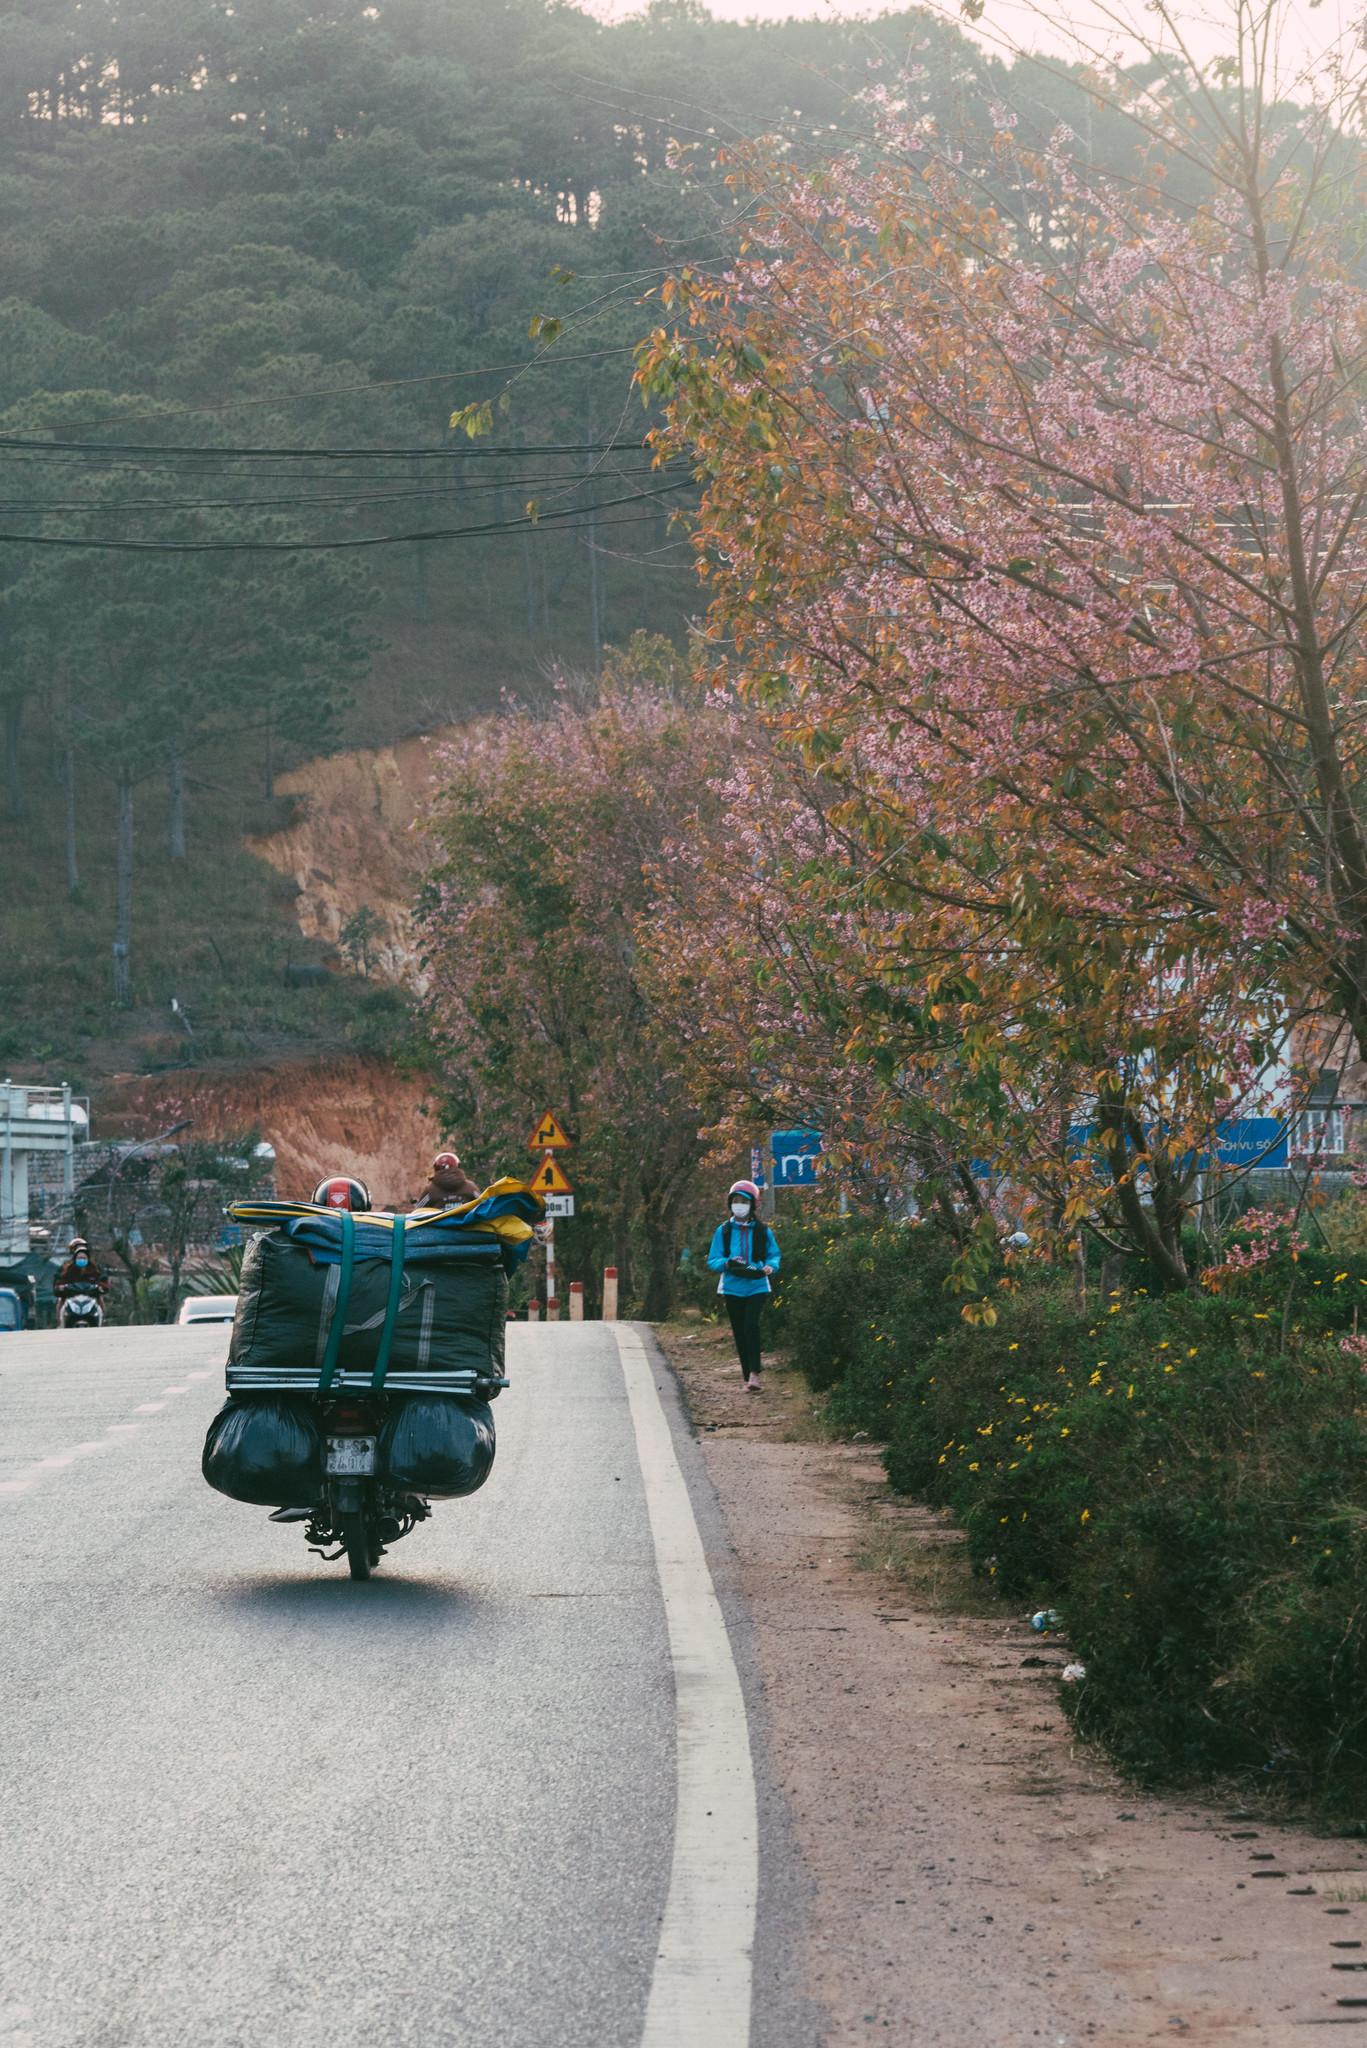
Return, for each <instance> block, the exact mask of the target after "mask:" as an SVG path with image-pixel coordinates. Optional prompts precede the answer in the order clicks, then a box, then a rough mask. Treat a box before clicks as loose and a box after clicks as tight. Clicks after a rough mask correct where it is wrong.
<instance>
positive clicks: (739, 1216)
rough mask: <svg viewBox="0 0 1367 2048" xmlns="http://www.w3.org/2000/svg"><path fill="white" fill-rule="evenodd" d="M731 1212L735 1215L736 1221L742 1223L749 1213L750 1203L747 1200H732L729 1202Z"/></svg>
mask: <svg viewBox="0 0 1367 2048" xmlns="http://www.w3.org/2000/svg"><path fill="white" fill-rule="evenodd" d="M731 1214H732V1215H733V1216H734V1217H735V1219H736V1221H737V1223H744V1221H745V1219H746V1217H747V1216H748V1215H749V1214H750V1204H749V1203H748V1202H733V1203H732V1204H731Z"/></svg>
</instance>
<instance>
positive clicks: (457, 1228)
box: [202, 1180, 543, 1579]
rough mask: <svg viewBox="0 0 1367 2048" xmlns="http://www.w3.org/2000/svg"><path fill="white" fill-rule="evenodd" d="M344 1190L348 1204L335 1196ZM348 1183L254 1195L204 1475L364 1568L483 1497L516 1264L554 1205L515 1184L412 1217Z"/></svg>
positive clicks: (246, 1211) (360, 1572)
mask: <svg viewBox="0 0 1367 2048" xmlns="http://www.w3.org/2000/svg"><path fill="white" fill-rule="evenodd" d="M339 1184H340V1186H341V1187H342V1189H343V1190H344V1192H345V1193H346V1195H347V1197H348V1198H349V1206H341V1205H339V1204H334V1202H333V1201H332V1200H331V1199H330V1195H331V1191H332V1189H333V1188H334V1187H336V1186H338V1185H339ZM364 1194H365V1190H364V1189H363V1188H362V1187H361V1186H360V1185H359V1184H358V1183H353V1182H351V1181H349V1180H342V1181H341V1182H340V1183H338V1182H336V1181H334V1182H324V1183H323V1184H322V1185H321V1186H320V1189H319V1190H318V1192H317V1194H316V1195H315V1198H314V1200H313V1201H312V1202H309V1203H302V1202H279V1201H269V1202H243V1203H237V1204H234V1205H233V1206H232V1207H231V1208H230V1209H229V1211H228V1213H229V1215H230V1216H231V1217H232V1218H233V1220H234V1221H236V1222H239V1223H245V1224H255V1225H258V1226H261V1225H265V1226H266V1228H264V1229H262V1230H260V1232H259V1234H258V1235H256V1236H254V1237H253V1238H252V1239H251V1241H250V1243H249V1245H248V1247H247V1250H246V1254H245V1256H244V1259H243V1263H242V1273H241V1281H240V1287H239V1292H238V1304H237V1312H236V1317H235V1320H234V1324H233V1334H232V1339H231V1342H230V1346H229V1352H228V1361H227V1372H226V1379H227V1392H228V1399H227V1402H226V1403H225V1405H224V1406H223V1408H221V1409H220V1411H219V1413H218V1414H217V1415H216V1416H215V1417H214V1420H213V1422H212V1423H211V1424H210V1426H209V1433H208V1436H207V1438H206V1439H205V1445H204V1455H203V1461H202V1466H203V1472H204V1477H205V1478H206V1480H207V1481H208V1482H209V1484H210V1486H212V1487H214V1488H215V1489H216V1490H217V1491H218V1492H219V1493H223V1494H226V1495H227V1496H228V1497H229V1498H230V1499H233V1500H239V1501H244V1502H250V1503H253V1504H255V1505H258V1506H262V1507H269V1508H272V1509H273V1510H274V1513H273V1514H272V1515H271V1518H270V1519H271V1520H272V1521H274V1522H299V1523H301V1524H303V1526H304V1534H305V1538H306V1540H307V1542H308V1544H309V1546H310V1548H311V1549H313V1550H314V1551H315V1552H316V1553H317V1554H318V1555H319V1556H321V1557H324V1558H326V1559H328V1560H329V1561H331V1560H334V1559H338V1558H342V1557H345V1558H346V1560H347V1564H348V1566H349V1568H350V1571H351V1575H352V1577H353V1578H356V1579H365V1578H369V1576H370V1574H371V1572H372V1571H373V1570H374V1568H375V1566H376V1565H377V1564H378V1563H379V1561H380V1559H381V1557H383V1555H384V1553H385V1551H386V1549H387V1548H388V1547H389V1546H390V1545H391V1544H393V1543H395V1542H397V1541H399V1539H400V1538H402V1537H404V1536H407V1535H409V1534H411V1532H412V1530H413V1529H414V1528H415V1527H416V1526H417V1524H418V1523H419V1522H423V1521H426V1520H427V1519H428V1517H429V1515H430V1513H431V1502H432V1501H434V1500H443V1499H445V1500H457V1499H462V1498H464V1497H465V1496H466V1495H468V1494H472V1493H474V1492H476V1491H477V1490H478V1489H479V1488H480V1487H481V1486H482V1485H483V1484H484V1482H485V1480H486V1479H487V1478H488V1476H489V1472H490V1469H491V1468H492V1465H493V1462H494V1447H495V1445H494V1424H493V1417H492V1415H491V1414H490V1411H489V1405H488V1404H489V1402H490V1401H491V1400H492V1399H493V1398H494V1397H495V1396H496V1395H497V1394H499V1393H500V1392H501V1391H502V1390H503V1388H504V1387H506V1386H507V1384H508V1382H507V1380H506V1379H505V1378H504V1377H503V1352H504V1332H505V1327H506V1324H505V1318H506V1313H507V1302H508V1271H509V1268H510V1267H511V1266H512V1265H514V1264H515V1263H516V1261H517V1258H518V1257H519V1256H520V1255H521V1254H523V1252H524V1251H525V1246H526V1244H527V1243H529V1242H530V1240H531V1235H532V1230H531V1226H532V1224H533V1223H534V1222H537V1221H539V1220H540V1218H541V1215H542V1213H543V1211H542V1204H541V1202H540V1199H539V1198H538V1197H537V1195H536V1194H535V1192H534V1191H533V1190H532V1189H530V1188H529V1187H527V1185H526V1184H525V1183H524V1182H519V1181H513V1180H504V1181H500V1182H496V1183H495V1184H494V1185H493V1186H492V1187H491V1188H488V1189H486V1190H485V1192H484V1194H483V1195H482V1196H481V1197H479V1198H478V1200H476V1201H473V1202H468V1203H462V1204H460V1205H458V1206H457V1207H455V1208H454V1209H450V1210H442V1211H435V1212H432V1211H418V1212H414V1213H413V1214H412V1215H410V1216H407V1217H405V1216H401V1215H395V1214H391V1213H389V1212H387V1211H383V1210H372V1209H370V1208H369V1207H368V1206H365V1205H364V1204H363V1203H362V1202H361V1201H360V1200H358V1199H356V1197H360V1196H364Z"/></svg>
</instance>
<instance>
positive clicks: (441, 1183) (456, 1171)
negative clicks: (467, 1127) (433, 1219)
mask: <svg viewBox="0 0 1367 2048" xmlns="http://www.w3.org/2000/svg"><path fill="white" fill-rule="evenodd" d="M478 1193H479V1189H478V1188H477V1187H476V1186H475V1183H474V1182H473V1181H472V1180H471V1178H470V1176H469V1174H468V1173H467V1172H466V1171H465V1168H464V1167H463V1166H462V1165H461V1163H460V1155H459V1154H458V1153H456V1152H438V1154H437V1156H436V1158H435V1159H434V1160H433V1161H432V1178H431V1180H429V1181H428V1183H427V1186H426V1187H425V1188H424V1189H423V1191H422V1193H421V1194H420V1195H419V1196H418V1199H417V1201H416V1202H415V1203H414V1204H413V1206H414V1208H415V1209H451V1208H454V1207H455V1206H456V1205H457V1204H458V1203H460V1202H473V1201H474V1199H475V1197H476V1196H477V1195H478Z"/></svg>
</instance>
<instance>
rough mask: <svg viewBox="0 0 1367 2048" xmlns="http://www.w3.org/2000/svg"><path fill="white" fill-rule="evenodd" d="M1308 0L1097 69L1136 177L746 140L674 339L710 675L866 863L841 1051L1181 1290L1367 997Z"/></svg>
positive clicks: (883, 111)
mask: <svg viewBox="0 0 1367 2048" xmlns="http://www.w3.org/2000/svg"><path fill="white" fill-rule="evenodd" d="M1281 12H1282V8H1281V5H1280V0H1234V5H1233V8H1232V12H1231V17H1230V43H1229V51H1228V54H1227V55H1226V56H1225V57H1224V58H1222V59H1221V60H1220V61H1219V62H1217V63H1216V64H1215V65H1213V66H1209V67H1207V69H1206V70H1205V71H1204V72H1202V71H1200V70H1199V69H1197V68H1195V67H1193V66H1188V65H1183V64H1180V63H1173V62H1164V63H1162V64H1156V65H1152V66H1149V67H1147V68H1145V69H1143V70H1141V71H1139V72H1136V73H1134V74H1130V75H1127V74H1125V73H1123V72H1119V71H1109V72H1108V71H1107V70H1106V69H1105V68H1104V67H1098V68H1097V69H1096V71H1095V72H1094V74H1093V75H1092V80H1091V83H1092V86H1093V89H1094V91H1095V93H1096V94H1097V96H1098V98H1099V99H1101V100H1104V101H1105V102H1106V103H1107V105H1108V106H1110V107H1112V108H1117V107H1118V108H1122V109H1123V110H1124V111H1125V113H1126V114H1127V115H1128V117H1129V118H1130V119H1131V120H1132V121H1133V122H1134V123H1135V124H1136V127H1137V129H1138V130H1139V132H1140V134H1141V135H1142V137H1143V138H1144V140H1145V143H1146V148H1147V155H1146V159H1145V168H1144V170H1143V172H1142V174H1141V175H1140V176H1139V177H1138V178H1126V179H1124V180H1121V179H1119V178H1115V177H1111V176H1108V175H1106V174H1105V173H1104V172H1102V171H1100V170H1098V169H1097V168H1096V167H1095V166H1093V165H1091V164H1089V163H1088V161H1087V160H1086V158H1085V155H1084V153H1083V152H1082V150H1081V149H1080V147H1079V146H1078V145H1077V143H1076V141H1075V139H1074V138H1073V137H1071V136H1070V135H1069V134H1067V133H1066V132H1064V131H1060V132H1058V133H1057V134H1056V135H1055V136H1054V138H1053V140H1052V142H1051V144H1050V145H1049V147H1048V149H1047V150H1046V151H1045V152H1043V153H1031V152H1028V151H1026V150H1024V149H1023V148H1021V147H1020V146H1019V145H1018V143H1017V141H1016V137H1015V131H1014V128H1013V125H1012V121H1011V117H1010V115H1009V113H1008V112H1006V111H1005V110H1002V112H1001V113H1000V115H999V126H998V131H997V135H996V140H995V144H994V146H993V150H992V154H991V157H990V159H988V160H986V161H984V162H981V163H973V162H968V161H965V160H964V159H963V156H962V152H961V151H960V150H959V149H958V148H957V147H956V146H955V139H954V138H953V137H951V136H946V135H944V134H942V133H940V132H939V131H938V130H937V128H936V125H935V123H934V122H933V121H931V120H925V119H920V118H915V117H913V116H912V115H911V114H910V113H909V112H907V110H906V109H905V107H904V106H903V105H901V104H900V103H899V102H898V100H897V99H896V98H895V96H893V95H892V94H890V93H889V92H887V91H886V90H884V91H883V92H881V93H879V94H876V95H875V96H874V102H873V105H872V108H871V112H872V115H873V118H874V121H875V128H876V132H875V133H874V134H873V135H872V136H871V138H870V141H869V143H868V145H867V146H865V147H862V148H857V149H852V150H848V151H846V152H845V153H843V154H841V155H840V156H838V157H837V158H835V159H834V160H832V161H830V162H827V163H824V164H818V165H815V166H813V165H811V164H808V163H803V162H799V161H798V160H797V159H795V158H794V157H792V156H791V155H789V154H786V153H783V152H773V151H768V150H766V149H765V148H764V147H763V146H762V145H760V146H757V147H754V148H751V149H747V150H742V151H740V152H739V153H738V154H737V155H736V156H735V158H734V160H733V163H732V168H731V175H732V177H733V179H734V181H735V183H736V184H737V186H738V187H739V188H740V189H741V191H742V193H743V194H744V195H745V197H746V198H747V200H748V201H749V207H748V210H747V212H746V215H745V228H744V233H743V238H742V240H741V241H740V243H739V245H738V247H737V250H736V253H735V258H734V262H733V264H732V266H731V269H730V270H729V272H728V273H727V274H726V275H724V276H723V277H721V278H717V277H716V276H714V275H711V274H703V273H698V272H687V271H685V272H683V273H681V275H680V276H679V277H678V278H677V279H676V280H675V281H674V283H673V286H672V287H671V290H670V292H669V293H668V294H667V297H668V298H669V300H670V302H671V304H672V305H673V306H674V307H675V308H676V309H677V311H678V312H679V313H680V314H681V315H682V318H681V319H680V320H679V322H678V324H676V325H675V326H674V327H672V328H666V327H661V328H660V329H659V330H658V331H657V333H656V334H655V336H654V337H653V338H652V340H651V342H650V343H649V345H648V346H647V347H646V349H645V350H644V351H643V354H642V358H641V365H640V377H641V382H642V385H643V387H644V390H645V392H646V395H647V396H648V397H649V398H651V399H652V400H657V399H660V400H663V401H664V402H665V403H666V405H667V407H668V425H667V426H666V428H665V429H664V431H663V432H662V433H661V435H660V436H659V448H660V453H661V456H662V457H664V456H670V457H676V456H678V455H679V454H681V453H688V454H690V455H691V456H692V458H693V460H694V462H695V464H696V468H697V473H698V476H699V479H700V481H701V483H702V485H703V489H704V499H703V508H702V513H701V517H700V519H699V522H698V525H697V529H696V536H695V537H696V544H697V549H698V562H699V568H700V571H701V573H702V575H703V576H704V578H705V579H706V581H707V583H708V585H709V587H710V591H711V612H710V633H711V636H712V640H713V642H714V644H715V648H716V660H715V677H714V680H715V682H716V684H717V686H718V687H735V688H738V689H739V691H740V692H741V693H742V695H743V696H744V698H745V699H746V700H747V701H748V702H749V704H750V705H751V706H753V707H754V709H755V711H756V714H757V715H759V716H762V717H763V719H764V721H765V723H766V725H767V727H768V728H769V730H770V731H771V733H772V734H773V735H774V736H775V738H776V740H777V741H778V743H779V744H780V745H781V746H782V747H783V748H784V749H786V750H787V751H788V752H789V753H790V754H791V755H792V756H793V758H794V759H795V760H797V761H799V762H800V763H801V764H802V765H803V767H804V768H805V770H806V771H807V772H808V773H809V774H811V775H812V776H815V777H819V781H820V785H821V789H822V791H823V796H822V812H823V817H824V820H825V823H826V826H827V827H828V829H829V830H830V831H831V832H832V833H834V834H837V835H839V836H840V837H841V838H842V839H843V840H844V841H845V842H846V843H847V844H857V845H858V847H859V848H860V850H861V861H862V864H861V865H859V868H858V885H857V886H858V890H859V892H860V893H861V898H862V900H861V908H860V915H861V917H862V918H863V919H864V920H865V923H866V926H867V925H868V924H869V922H870V921H871V920H874V919H876V920H878V921H879V927H880V945H879V949H878V955H877V958H876V959H868V958H866V959H865V961H864V966H865V968H866V969H867V970H868V971H867V972H866V973H864V974H863V976H862V979H861V983H860V985H859V986H857V987H852V988H851V989H850V990H849V991H848V993H849V995H850V998H851V1001H850V1008H849V1013H848V1018H847V1025H848V1028H847V1031H846V1033H845V1038H844V1045H845V1048H846V1051H847V1053H848V1054H850V1055H852V1056H855V1057H862V1058H866V1059H868V1060H870V1061H874V1062H881V1063H882V1064H883V1066H884V1067H885V1069H888V1070H890V1071H892V1072H894V1073H897V1074H901V1075H912V1074H918V1075H920V1076H922V1077H923V1079H924V1082H925V1084H926V1086H927V1087H928V1088H930V1089H931V1090H932V1091H938V1093H939V1094H940V1095H941V1096H943V1098H944V1100H945V1103H946V1109H947V1112H949V1113H951V1114H952V1119H953V1120H954V1121H956V1122H957V1123H958V1124H959V1125H960V1126H961V1127H962V1129H963V1131H964V1134H965V1139H966V1141H967V1142H968V1143H970V1144H972V1145H974V1146H975V1148H976V1149H977V1150H978V1153H979V1157H980V1159H982V1160H984V1161H988V1162H991V1163H993V1164H995V1165H999V1166H1000V1167H1001V1168H1002V1169H1003V1170H1004V1171H1007V1172H1009V1173H1011V1174H1012V1175H1013V1176H1014V1177H1015V1178H1016V1179H1017V1180H1018V1181H1019V1182H1020V1183H1021V1184H1023V1185H1034V1186H1037V1187H1039V1188H1040V1189H1042V1190H1043V1189H1046V1188H1047V1189H1050V1190H1052V1193H1051V1195H1050V1198H1049V1199H1050V1201H1051V1202H1052V1204H1053V1207H1054V1211H1055V1215H1056V1220H1057V1221H1058V1222H1059V1223H1060V1224H1061V1226H1062V1227H1065V1228H1068V1227H1072V1226H1073V1225H1075V1224H1076V1223H1077V1222H1078V1221H1079V1220H1080V1219H1082V1218H1087V1219H1089V1220H1090V1221H1091V1222H1092V1223H1093V1224H1094V1225H1095V1227H1097V1228H1098V1229H1099V1230H1101V1231H1102V1232H1103V1234H1105V1235H1107V1236H1108V1238H1109V1240H1110V1241H1112V1242H1114V1243H1117V1244H1123V1245H1127V1246H1135V1247H1138V1248H1140V1249H1142V1250H1143V1251H1145V1252H1146V1253H1147V1254H1148V1255H1149V1256H1150V1258H1151V1259H1152V1260H1153V1261H1154V1263H1155V1265H1156V1266H1157V1267H1158V1269H1159V1270H1160V1271H1161V1272H1162V1273H1163V1274H1164V1276H1165V1277H1166V1278H1167V1280H1168V1281H1169V1282H1171V1283H1173V1284H1183V1283H1185V1281H1186V1279H1187V1277H1188V1276H1187V1269H1186V1264H1185V1260H1184V1256H1183V1251H1182V1228H1183V1224H1184V1221H1185V1220H1186V1218H1187V1216H1188V1215H1189V1213H1190V1209H1191V1204H1192V1201H1193V1199H1194V1198H1195V1191H1196V1188H1197V1185H1198V1182H1199V1175H1200V1171H1201V1167H1202V1164H1203V1161H1204V1158H1205V1155H1206V1154H1207V1152H1208V1150H1209V1147H1210V1145H1211V1143H1212V1141H1213V1139H1214V1136H1215V1133H1216V1130H1217V1128H1218V1126H1219V1124H1220V1123H1221V1121H1222V1120H1223V1119H1225V1118H1227V1117H1229V1116H1231V1115H1235V1114H1238V1113H1239V1112H1240V1110H1241V1108H1244V1107H1246V1106H1248V1105H1250V1104H1256V1103H1257V1100H1258V1095H1259V1085H1260V1084H1259V1076H1260V1074H1261V1073H1262V1072H1263V1070H1264V1068H1265V1065H1266V1062H1267V1060H1268V1058H1269V1055H1270V1054H1271V1052H1272V1051H1273V1050H1274V1049H1275V1046H1276V1042H1277V1040H1278V1038H1279V1036H1280V1035H1281V1034H1282V1033H1283V1032H1284V1031H1285V1029H1286V1027H1287V1026H1288V1025H1289V1023H1290V1022H1291V1021H1293V1020H1294V1019H1296V1018H1299V1017H1301V1016H1309V1015H1316V1014H1318V1015H1339V1016H1342V1017H1343V1018H1344V1019H1346V1020H1347V1023H1348V1025H1349V1026H1350V1028H1351V1029H1352V1030H1353V1031H1354V1032H1355V1034H1356V1035H1357V1036H1358V1038H1359V1040H1360V1041H1361V1040H1362V1038H1363V1034H1364V1027H1367V824H1365V822H1364V813H1363V804H1362V798H1361V794H1360V792H1361V790H1362V787H1363V769H1364V765H1367V763H1364V756H1363V748H1364V724H1363V712H1364V708H1365V706H1364V659H1363V642H1362V624H1363V611H1364V604H1367V524H1365V523H1364V517H1365V515H1367V459H1365V458H1367V432H1365V431H1364V421H1363V415H1362V403H1361V390H1362V378H1363V370H1364V348H1365V346H1367V292H1364V290H1363V287H1362V285H1361V283H1360V281H1359V276H1358V268H1357V265H1358V260H1359V250H1360V242H1361V231H1360V225H1359V224H1360V220H1361V218H1362V202H1363V197H1364V182H1363V170H1364V160H1363V152H1362V148H1361V142H1360V123H1359V113H1360V106H1361V100H1360V77H1359V74H1358V72H1357V71H1355V70H1354V69H1353V68H1352V66H1351V65H1350V64H1349V63H1348V61H1347V60H1346V59H1344V58H1342V56H1341V53H1335V55H1334V57H1333V59H1332V61H1329V62H1327V63H1326V64H1324V65H1323V66H1322V67H1321V69H1320V70H1319V71H1318V72H1317V73H1316V74H1315V75H1314V76H1307V77H1304V78H1302V79H1300V80H1299V81H1298V82H1297V94H1296V96H1295V97H1292V98H1286V97H1279V95H1278V90H1277V79H1276V77H1275V75H1274V69H1273V67H1274V63H1275V60H1276V52H1277V49H1278V46H1279V45H1278V38H1277V33H1276V32H1277V27H1278V22H1279V18H1280V14H1281ZM1160 18H1161V19H1162V20H1163V21H1164V22H1165V23H1166V25H1167V26H1168V27H1169V28H1170V29H1171V31H1172V33H1173V34H1174V35H1177V34H1178V33H1179V29H1178V25H1177V24H1176V22H1175V21H1170V20H1169V19H1168V17H1167V16H1166V15H1165V14H1162V12H1161V10H1160ZM1004 194H1006V195H1009V198H1004V197H1003V195H1004ZM794 879H795V886H796V888H797V890H798V892H799V894H800V895H802V896H803V897H805V899H806V904H807V911H808V915H809V916H810V917H813V918H815V917H817V916H820V915H825V916H833V915H835V914H836V897H835V895H834V894H833V893H832V891H833V888H834V886H835V885H834V883H833V880H832V875H831V873H830V870H829V866H828V864H826V863H822V862H818V863H817V864H816V865H815V867H814V868H812V869H811V870H810V871H808V872H807V873H805V874H798V875H796V876H795V878H794Z"/></svg>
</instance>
